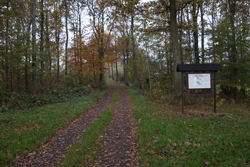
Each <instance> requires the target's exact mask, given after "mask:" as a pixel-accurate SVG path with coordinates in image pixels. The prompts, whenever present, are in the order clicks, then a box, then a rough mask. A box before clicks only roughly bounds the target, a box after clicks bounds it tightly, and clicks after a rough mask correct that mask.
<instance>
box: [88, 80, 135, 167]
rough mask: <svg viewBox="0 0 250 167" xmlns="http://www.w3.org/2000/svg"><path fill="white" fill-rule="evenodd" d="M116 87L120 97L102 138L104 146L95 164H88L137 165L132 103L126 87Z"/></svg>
mask: <svg viewBox="0 0 250 167" xmlns="http://www.w3.org/2000/svg"><path fill="white" fill-rule="evenodd" d="M110 82H111V83H113V84H115V83H114V82H112V81H110ZM116 88H117V89H119V90H120V93H121V98H120V100H119V101H118V102H117V103H116V109H115V113H114V116H113V120H112V122H111V125H110V130H109V131H108V133H107V135H106V136H105V138H104V143H103V145H104V148H103V149H102V150H101V151H99V153H98V156H97V158H96V160H95V164H90V165H89V166H139V163H138V151H137V144H136V135H137V129H136V122H137V121H136V120H135V118H134V117H133V112H132V103H131V101H130V98H129V95H128V94H127V89H126V88H124V87H121V86H119V85H117V86H116Z"/></svg>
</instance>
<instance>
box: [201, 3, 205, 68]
mask: <svg viewBox="0 0 250 167" xmlns="http://www.w3.org/2000/svg"><path fill="white" fill-rule="evenodd" d="M200 8H201V61H202V64H204V63H205V53H204V52H205V49H204V35H205V28H204V27H205V26H204V19H203V16H204V13H203V5H201V7H200Z"/></svg>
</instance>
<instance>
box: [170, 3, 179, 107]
mask: <svg viewBox="0 0 250 167" xmlns="http://www.w3.org/2000/svg"><path fill="white" fill-rule="evenodd" d="M170 33H171V40H172V51H173V57H174V85H175V99H176V102H177V103H180V102H181V95H182V79H181V73H178V72H177V71H176V69H177V64H180V63H181V59H180V53H179V44H178V27H177V21H176V0H170Z"/></svg>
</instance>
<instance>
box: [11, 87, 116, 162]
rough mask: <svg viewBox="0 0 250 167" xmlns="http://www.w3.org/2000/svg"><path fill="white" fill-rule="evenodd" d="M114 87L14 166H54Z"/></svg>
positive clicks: (112, 92)
mask: <svg viewBox="0 0 250 167" xmlns="http://www.w3.org/2000/svg"><path fill="white" fill-rule="evenodd" d="M114 88H115V87H111V90H110V91H109V92H107V93H106V94H105V95H103V97H102V99H100V100H99V101H97V102H96V103H95V104H94V105H93V106H91V107H90V108H89V109H87V110H86V111H85V112H84V113H83V114H81V115H80V116H79V117H78V118H76V119H75V120H73V122H72V123H71V124H70V125H69V126H68V127H66V128H64V129H63V130H60V131H59V132H58V133H57V134H56V136H54V137H53V138H52V139H51V140H50V141H48V143H47V144H45V145H44V146H41V147H40V148H39V149H38V150H36V152H33V153H29V154H28V155H27V156H26V157H24V158H23V159H19V160H18V162H17V163H16V165H15V166H55V165H56V164H57V163H58V162H59V161H60V160H61V159H62V158H64V156H65V154H66V153H67V151H68V150H69V149H70V147H71V146H72V144H73V143H74V142H75V140H76V139H77V138H78V137H79V136H80V135H81V134H82V133H83V132H85V131H86V130H87V129H88V128H89V127H90V126H91V124H92V123H93V122H94V121H95V120H96V119H97V118H98V117H99V116H100V114H101V113H102V112H103V111H104V110H105V108H106V107H107V104H108V103H109V102H110V100H111V99H112V97H113V96H114V94H115V89H114Z"/></svg>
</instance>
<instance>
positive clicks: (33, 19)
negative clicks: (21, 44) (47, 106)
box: [32, 0, 37, 93]
mask: <svg viewBox="0 0 250 167" xmlns="http://www.w3.org/2000/svg"><path fill="white" fill-rule="evenodd" d="M36 66H37V65H36V0H32V82H33V92H34V93H35V92H36V89H37V85H36Z"/></svg>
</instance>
